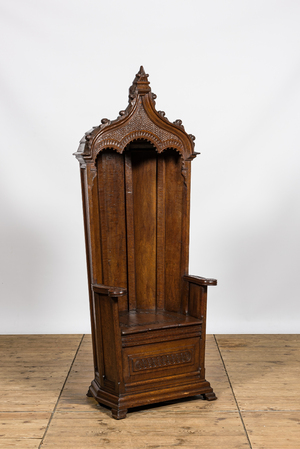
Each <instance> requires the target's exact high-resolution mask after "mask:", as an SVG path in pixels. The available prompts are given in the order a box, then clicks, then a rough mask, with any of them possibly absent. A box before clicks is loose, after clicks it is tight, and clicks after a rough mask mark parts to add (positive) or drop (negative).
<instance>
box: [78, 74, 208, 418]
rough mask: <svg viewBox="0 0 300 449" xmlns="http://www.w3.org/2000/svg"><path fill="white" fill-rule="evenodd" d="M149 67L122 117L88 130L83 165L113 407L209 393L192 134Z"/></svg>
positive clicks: (97, 388)
mask: <svg viewBox="0 0 300 449" xmlns="http://www.w3.org/2000/svg"><path fill="white" fill-rule="evenodd" d="M155 98H156V95H155V94H153V93H152V92H151V89H150V86H149V81H148V75H146V74H145V72H144V69H143V67H141V68H140V71H139V72H138V74H137V75H136V77H135V79H134V81H133V84H132V86H131V87H130V89H129V104H128V106H127V108H126V109H125V110H123V111H120V113H119V116H118V118H117V119H116V120H112V121H110V120H108V119H102V121H101V125H100V126H97V127H94V128H93V129H91V130H90V131H88V132H87V133H86V134H85V136H84V137H83V139H82V140H81V142H80V146H79V148H78V151H77V152H76V153H75V156H76V157H77V159H78V160H79V162H80V169H81V180H82V197H83V213H84V225H85V238H86V254H87V267H88V283H89V296H90V312H91V329H92V344H93V357H94V369H95V378H94V380H93V381H92V383H91V386H90V388H89V391H88V396H93V397H94V398H95V399H96V400H97V401H98V402H99V403H100V404H104V405H106V406H109V407H110V408H111V409H112V416H113V417H114V418H116V419H121V418H125V416H126V413H127V410H128V408H132V407H136V406H141V405H146V404H151V403H157V402H162V401H167V400H173V399H179V398H183V397H187V396H194V395H203V398H204V399H207V400H209V401H212V400H214V399H216V396H215V394H214V392H213V389H212V388H211V386H210V384H209V382H208V381H207V380H206V378H205V363H204V360H205V335H206V329H205V328H206V302H207V287H208V286H209V285H216V284H217V281H216V280H215V279H207V278H203V277H197V276H190V275H189V274H188V257H189V208H190V174H191V167H190V164H191V160H192V159H193V158H194V157H195V156H196V154H197V153H195V152H194V140H195V137H194V136H192V135H191V134H187V133H186V132H185V130H184V127H183V125H182V123H181V120H176V121H175V122H173V123H171V122H169V120H168V119H167V118H166V117H165V113H164V112H163V111H156V109H155Z"/></svg>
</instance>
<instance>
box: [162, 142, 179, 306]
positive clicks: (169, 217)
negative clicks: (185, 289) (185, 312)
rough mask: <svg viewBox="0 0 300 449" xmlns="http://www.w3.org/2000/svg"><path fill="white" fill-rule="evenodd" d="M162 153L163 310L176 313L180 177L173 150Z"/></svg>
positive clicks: (177, 162)
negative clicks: (164, 218)
mask: <svg viewBox="0 0 300 449" xmlns="http://www.w3.org/2000/svg"><path fill="white" fill-rule="evenodd" d="M163 154H165V170H166V172H165V177H166V185H165V194H166V200H165V201H166V210H165V214H166V233H165V309H166V310H169V311H172V312H180V311H182V306H181V289H182V275H183V273H182V265H181V245H182V224H183V223H182V213H183V176H182V174H181V158H180V156H179V154H178V153H176V152H175V151H173V150H166V151H165V152H164V153H163Z"/></svg>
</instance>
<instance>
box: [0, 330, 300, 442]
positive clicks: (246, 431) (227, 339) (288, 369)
mask: <svg viewBox="0 0 300 449" xmlns="http://www.w3.org/2000/svg"><path fill="white" fill-rule="evenodd" d="M0 356H1V364H0V388H1V395H0V449H9V448H20V449H21V448H22V449H27V448H30V449H40V448H43V449H50V448H51V449H54V448H55V449H65V448H72V449H85V448H93V447H95V448H96V447H98V448H102V447H105V448H118V449H119V448H120V447H122V448H124V449H127V448H128V449H129V448H130V449H142V448H153V449H154V448H160V447H161V448H171V447H175V446H180V447H181V448H182V449H185V448H186V449H187V448H189V449H191V448H201V449H217V448H218V449H220V448H221V449H243V448H247V449H249V448H250V449H268V448H272V449H273V448H275V449H277V448H278V449H279V448H280V449H299V448H300V388H299V377H300V336H299V335H217V336H213V335H210V336H208V339H207V379H208V380H209V381H210V382H211V384H212V385H213V388H214V390H215V392H216V394H217V396H218V400H217V401H214V402H208V401H203V400H202V399H201V398H200V397H197V398H190V399H183V400H180V401H171V402H169V403H165V405H164V406H162V405H153V406H150V407H140V408H138V409H132V410H130V411H129V413H128V414H127V418H126V419H125V420H120V421H116V420H113V419H112V418H111V412H110V410H109V409H107V408H104V407H101V406H99V405H98V404H97V403H96V401H95V400H94V399H93V398H88V397H87V396H86V395H85V393H86V391H87V389H88V386H89V384H90V381H91V380H92V377H93V369H92V348H91V338H90V336H89V335H85V336H82V335H60V336H57V335H30V336H28V335H18V336H7V335H5V336H0Z"/></svg>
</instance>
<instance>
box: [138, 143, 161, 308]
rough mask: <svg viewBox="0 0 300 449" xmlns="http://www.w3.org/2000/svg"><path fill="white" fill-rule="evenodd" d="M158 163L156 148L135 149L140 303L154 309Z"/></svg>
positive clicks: (141, 305) (140, 306) (143, 306)
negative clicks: (151, 149)
mask: <svg viewBox="0 0 300 449" xmlns="http://www.w3.org/2000/svg"><path fill="white" fill-rule="evenodd" d="M146 153H147V154H146ZM156 166H157V157H156V152H155V151H154V150H153V151H147V150H143V151H132V181H133V192H134V195H133V207H134V246H135V279H136V304H137V308H139V309H152V310H154V309H155V308H156V171H157V170H156Z"/></svg>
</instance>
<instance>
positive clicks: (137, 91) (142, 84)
mask: <svg viewBox="0 0 300 449" xmlns="http://www.w3.org/2000/svg"><path fill="white" fill-rule="evenodd" d="M148 76H149V75H147V73H146V72H145V70H144V67H143V66H142V65H141V67H140V70H139V72H138V73H137V74H136V75H135V78H134V80H133V83H132V86H131V87H130V88H129V102H131V101H132V100H133V99H134V98H135V97H136V96H137V95H145V94H147V93H149V92H151V88H150V86H149V84H150V83H149V81H148Z"/></svg>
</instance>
